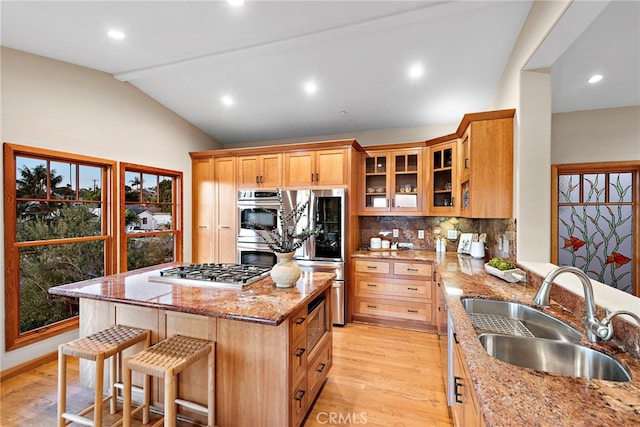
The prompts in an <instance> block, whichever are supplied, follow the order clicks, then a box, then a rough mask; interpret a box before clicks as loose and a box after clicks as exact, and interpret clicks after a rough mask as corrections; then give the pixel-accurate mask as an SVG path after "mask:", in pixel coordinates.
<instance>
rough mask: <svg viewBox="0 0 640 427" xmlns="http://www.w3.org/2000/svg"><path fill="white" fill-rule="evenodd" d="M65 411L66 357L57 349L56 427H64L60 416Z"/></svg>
mask: <svg viewBox="0 0 640 427" xmlns="http://www.w3.org/2000/svg"><path fill="white" fill-rule="evenodd" d="M66 410H67V356H65V355H64V354H63V353H62V349H61V348H59V349H58V427H64V425H65V419H64V418H62V414H64V413H65V411H66Z"/></svg>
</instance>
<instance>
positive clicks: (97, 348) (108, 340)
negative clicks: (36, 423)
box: [58, 325, 151, 427]
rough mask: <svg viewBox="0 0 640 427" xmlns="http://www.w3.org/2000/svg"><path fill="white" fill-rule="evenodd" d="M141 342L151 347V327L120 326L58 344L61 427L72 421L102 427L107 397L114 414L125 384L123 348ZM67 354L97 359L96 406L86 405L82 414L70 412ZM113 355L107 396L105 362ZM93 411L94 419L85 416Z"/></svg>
mask: <svg viewBox="0 0 640 427" xmlns="http://www.w3.org/2000/svg"><path fill="white" fill-rule="evenodd" d="M141 342H144V343H145V348H146V347H149V344H150V343H151V333H150V331H149V330H145V329H138V328H130V327H126V326H119V325H116V326H112V327H110V328H107V329H104V330H102V331H99V332H96V333H95V334H92V335H89V336H86V337H84V338H78V339H77V340H74V341H71V342H68V343H66V344H61V345H60V346H59V347H58V427H63V426H65V425H66V424H68V423H70V422H76V423H80V424H83V425H86V426H94V427H102V404H103V403H104V402H106V401H107V400H110V401H111V405H110V413H111V414H115V413H116V411H117V396H118V391H117V390H118V388H121V387H122V383H121V376H122V351H123V350H125V349H127V348H129V347H131V346H133V345H135V344H138V343H141ZM112 356H113V357H112ZM67 357H76V358H79V359H85V360H92V361H94V362H96V366H95V374H96V375H95V396H94V402H93V405H91V406H89V407H87V408H85V409H84V410H82V411H81V412H79V413H78V414H70V413H67V412H66V408H67ZM110 357H111V369H110V372H111V373H110V388H111V392H110V394H109V395H108V396H107V397H103V386H104V361H105V360H106V359H108V358H110ZM92 410H93V412H94V413H93V420H92V419H89V418H86V417H85V416H84V415H86V414H88V413H89V412H91V411H92ZM117 424H119V423H117Z"/></svg>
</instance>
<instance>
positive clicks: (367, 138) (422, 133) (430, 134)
mask: <svg viewBox="0 0 640 427" xmlns="http://www.w3.org/2000/svg"><path fill="white" fill-rule="evenodd" d="M474 112H475V111H468V113H474ZM460 118H461V119H462V117H460ZM458 125H459V122H458V123H450V124H445V125H431V126H416V127H410V128H398V129H377V130H370V131H363V132H350V133H340V134H331V135H319V136H311V137H303V138H287V139H273V140H268V141H252V142H240V143H235V144H225V148H240V147H257V146H266V145H280V144H296V143H303V142H317V141H333V140H340V139H355V140H356V141H358V143H359V144H360V145H361V146H363V147H365V146H369V145H384V144H397V143H402V142H415V141H426V140H429V139H433V138H438V137H441V136H445V135H449V134H451V133H454V132H455V131H456V129H457V128H458Z"/></svg>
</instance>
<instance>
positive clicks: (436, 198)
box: [425, 139, 460, 216]
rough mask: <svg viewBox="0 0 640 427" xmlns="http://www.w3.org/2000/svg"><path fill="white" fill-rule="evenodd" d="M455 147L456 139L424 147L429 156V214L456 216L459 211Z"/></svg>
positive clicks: (456, 147) (456, 145)
mask: <svg viewBox="0 0 640 427" xmlns="http://www.w3.org/2000/svg"><path fill="white" fill-rule="evenodd" d="M457 149H458V140H457V139H455V140H452V141H449V142H444V143H440V144H436V145H432V146H429V147H428V148H427V149H425V151H426V152H428V156H429V178H430V179H429V191H428V192H427V197H428V199H429V203H428V208H427V213H428V214H429V215H447V216H456V215H458V213H459V212H460V207H459V204H460V203H459V198H458V170H457V167H458V165H457V163H458V162H457V159H458V158H457Z"/></svg>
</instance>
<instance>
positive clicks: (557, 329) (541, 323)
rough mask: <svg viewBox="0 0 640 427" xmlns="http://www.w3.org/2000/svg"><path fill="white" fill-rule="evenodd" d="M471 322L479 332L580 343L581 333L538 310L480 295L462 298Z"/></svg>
mask: <svg viewBox="0 0 640 427" xmlns="http://www.w3.org/2000/svg"><path fill="white" fill-rule="evenodd" d="M461 302H462V306H463V307H464V309H465V311H466V312H467V315H468V316H469V318H470V319H471V323H473V326H474V327H475V328H476V330H477V331H478V332H479V333H482V332H498V333H501V334H506V335H515V336H524V337H536V338H546V339H551V340H560V341H568V342H579V341H580V338H581V337H582V333H581V332H580V331H578V330H577V329H574V328H573V327H572V326H570V325H568V324H566V323H564V322H562V321H560V320H558V319H556V318H554V317H552V316H549V315H548V314H546V313H543V312H542V311H540V310H536V309H535V308H533V307H529V306H527V305H524V304H519V303H516V302H509V301H498V300H490V299H481V298H463V299H462V300H461Z"/></svg>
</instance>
